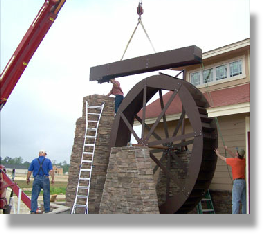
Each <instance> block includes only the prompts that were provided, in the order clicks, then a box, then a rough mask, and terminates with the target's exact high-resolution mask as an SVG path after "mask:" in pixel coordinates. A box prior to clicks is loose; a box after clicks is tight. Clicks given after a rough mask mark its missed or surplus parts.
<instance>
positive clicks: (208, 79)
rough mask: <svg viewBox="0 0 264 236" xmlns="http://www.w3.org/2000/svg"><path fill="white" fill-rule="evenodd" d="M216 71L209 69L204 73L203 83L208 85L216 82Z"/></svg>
mask: <svg viewBox="0 0 264 236" xmlns="http://www.w3.org/2000/svg"><path fill="white" fill-rule="evenodd" d="M213 72H214V69H213V68H211V69H208V70H204V71H203V83H204V84H206V83H208V82H211V81H213V80H214V73H213Z"/></svg>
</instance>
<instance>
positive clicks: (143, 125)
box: [141, 80, 147, 140]
mask: <svg viewBox="0 0 264 236" xmlns="http://www.w3.org/2000/svg"><path fill="white" fill-rule="evenodd" d="M145 81H146V80H145ZM146 100H147V86H146V82H145V86H144V92H143V112H142V123H141V124H142V133H141V134H142V135H141V138H142V139H143V140H144V136H145V135H144V134H145V117H146Z"/></svg>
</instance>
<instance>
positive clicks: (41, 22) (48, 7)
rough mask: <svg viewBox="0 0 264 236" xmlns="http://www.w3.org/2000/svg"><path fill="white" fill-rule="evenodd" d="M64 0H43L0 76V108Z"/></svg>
mask: <svg viewBox="0 0 264 236" xmlns="http://www.w3.org/2000/svg"><path fill="white" fill-rule="evenodd" d="M65 2H66V0H45V2H44V4H43V6H42V7H41V9H40V11H39V12H38V14H37V16H36V18H35V19H34V21H33V22H32V24H31V25H30V27H29V29H28V30H27V32H26V34H25V35H24V37H23V39H22V40H21V42H20V44H19V45H18V47H17V48H16V51H15V52H14V54H13V56H12V57H11V58H10V60H9V62H8V63H7V65H6V67H5V68H4V70H3V72H2V73H1V76H0V110H1V109H2V108H3V106H4V105H5V103H6V101H7V99H8V97H9V96H10V94H11V93H12V91H13V89H14V87H15V86H16V83H17V82H18V80H19V79H20V77H21V75H22V74H23V72H24V70H25V69H26V67H27V65H28V63H29V61H30V59H31V58H32V56H33V54H34V52H35V51H36V50H37V48H38V46H39V45H40V43H41V41H42V40H43V38H44V37H45V35H46V33H47V32H48V31H49V29H50V27H51V26H52V24H53V23H54V21H55V19H56V18H57V16H58V13H59V11H60V9H61V8H62V6H63V4H64V3H65Z"/></svg>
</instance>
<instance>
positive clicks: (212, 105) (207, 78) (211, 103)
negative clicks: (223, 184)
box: [201, 62, 233, 181]
mask: <svg viewBox="0 0 264 236" xmlns="http://www.w3.org/2000/svg"><path fill="white" fill-rule="evenodd" d="M201 65H202V70H203V71H204V64H203V62H202V64H201ZM211 71H212V69H210V70H209V73H208V75H207V77H206V81H205V82H206V87H205V92H206V94H207V97H208V99H209V105H210V107H214V101H213V99H212V96H211V92H210V91H209V89H208V88H209V86H208V81H209V77H210V74H211ZM214 119H215V123H216V127H217V130H218V133H219V134H220V137H221V139H222V143H223V146H226V145H225V140H224V137H223V135H222V132H221V129H220V125H219V122H218V118H217V117H214ZM226 157H227V153H226V149H225V158H226ZM226 166H227V171H228V174H229V177H230V179H231V180H232V181H233V179H232V176H231V174H230V170H229V168H228V165H226Z"/></svg>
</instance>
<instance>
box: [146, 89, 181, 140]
mask: <svg viewBox="0 0 264 236" xmlns="http://www.w3.org/2000/svg"><path fill="white" fill-rule="evenodd" d="M178 91H179V90H177V89H175V90H174V92H173V94H172V95H171V97H170V100H169V101H168V102H167V104H166V106H165V107H164V109H163V110H162V112H161V113H160V115H159V116H158V118H157V119H156V121H155V123H154V125H153V126H152V127H151V130H150V131H149V133H148V135H147V137H146V140H149V138H150V136H151V135H152V133H153V131H154V129H155V128H156V127H157V125H158V124H159V121H160V119H161V117H162V116H163V115H164V114H165V112H166V110H167V109H168V108H169V106H170V104H171V103H172V101H173V99H174V98H175V96H176V95H177V93H178Z"/></svg>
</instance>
